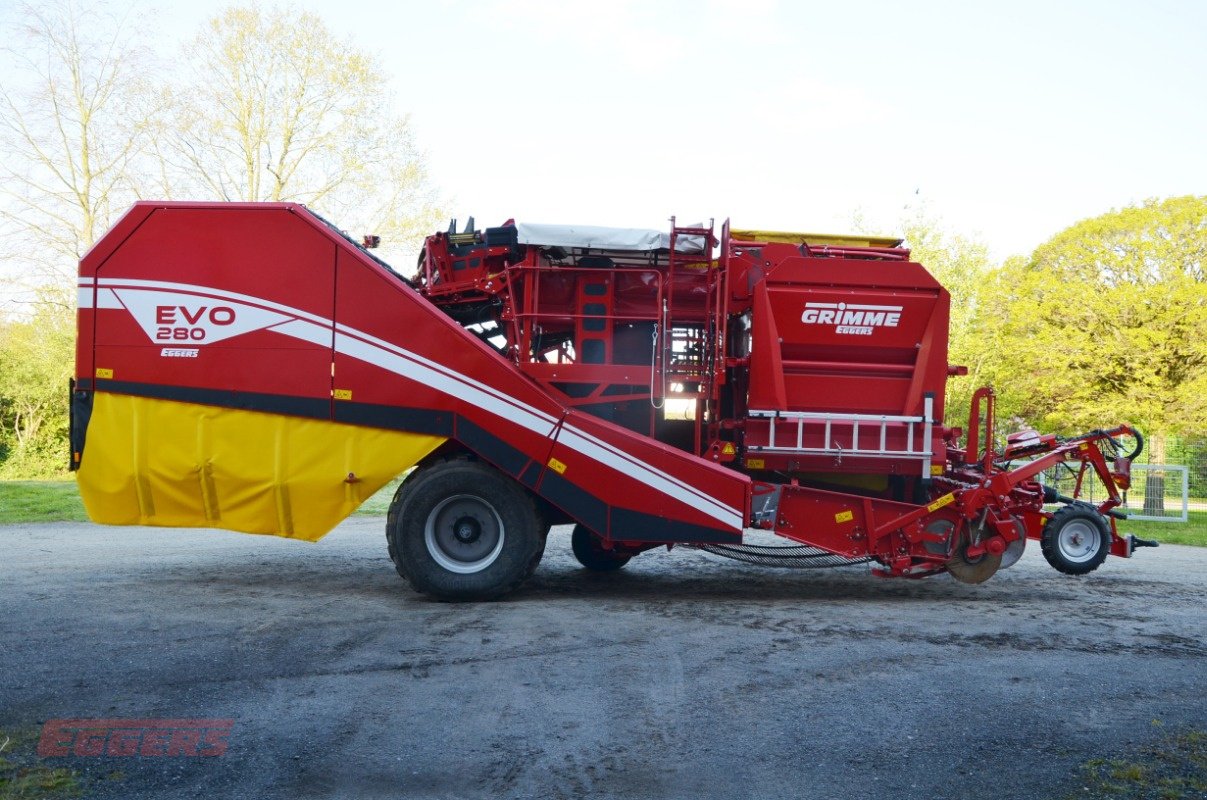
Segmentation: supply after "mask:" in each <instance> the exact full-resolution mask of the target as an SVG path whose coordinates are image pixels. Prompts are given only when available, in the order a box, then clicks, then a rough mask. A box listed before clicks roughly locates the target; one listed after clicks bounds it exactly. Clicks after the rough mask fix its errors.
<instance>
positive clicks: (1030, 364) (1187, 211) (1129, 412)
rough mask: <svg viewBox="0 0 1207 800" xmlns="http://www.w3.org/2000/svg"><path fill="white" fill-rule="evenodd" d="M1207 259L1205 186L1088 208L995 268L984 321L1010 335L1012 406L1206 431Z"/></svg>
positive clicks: (1041, 419) (1069, 427) (1056, 420)
mask: <svg viewBox="0 0 1207 800" xmlns="http://www.w3.org/2000/svg"><path fill="white" fill-rule="evenodd" d="M1205 269H1207V197H1178V198H1172V199H1168V200H1164V201H1157V200H1150V201H1148V202H1145V203H1143V204H1141V205H1138V206H1130V207H1127V208H1124V209H1122V210H1119V211H1111V212H1109V213H1107V214H1103V215H1101V216H1099V217H1095V218H1093V219H1088V220H1084V221H1082V222H1079V223H1077V224H1076V225H1073V226H1072V227H1070V228H1068V229H1066V230H1064V231H1062V232H1061V233H1058V234H1057V235H1056V236H1054V237H1053V238H1052V239H1051V240H1049V241H1048V242H1046V243H1045V244H1043V245H1041V246H1040V247H1039V248H1038V249H1036V251H1035V252H1034V253H1033V254H1032V256H1031V257H1030V259H1028V260H1027V261H1026V262H1025V263H1014V264H1011V265H1008V266H1007V267H1005V268H1003V269H1002V270H1001V271H999V272H998V273H997V274H996V275H994V276H993V277H994V280H993V284H992V288H991V291H990V292H989V294H990V295H991V296H992V301H991V303H990V304H989V305H990V307H991V308H992V311H991V314H988V315H986V317H985V318H984V319H982V320H980V329H981V330H983V331H985V332H986V333H988V334H989V335H990V337H991V340H994V341H998V342H1002V343H1004V344H1006V345H1007V348H1008V349H1003V350H1001V351H998V352H997V353H996V354H995V361H996V366H997V368H998V369H999V370H1000V371H1001V372H1002V374H1003V375H1008V376H1009V377H1010V380H1012V381H1013V382H1015V383H1016V384H1018V385H1019V386H1020V387H1022V388H1021V389H1020V391H1018V392H1016V394H1015V396H1016V398H1017V400H1016V402H1017V406H1018V407H1017V409H1016V410H1017V411H1018V412H1019V413H1021V414H1022V415H1023V416H1025V417H1027V418H1028V419H1032V420H1035V421H1036V422H1038V423H1040V424H1041V425H1043V426H1044V427H1046V428H1048V429H1051V430H1058V431H1074V430H1081V429H1087V428H1095V427H1101V426H1103V425H1105V424H1109V423H1111V422H1112V421H1116V420H1117V421H1123V420H1122V419H1120V417H1126V419H1127V421H1130V422H1133V423H1135V424H1137V425H1139V426H1141V427H1142V428H1145V429H1148V430H1150V431H1152V432H1153V433H1156V434H1161V433H1187V434H1201V433H1203V432H1205V431H1207V413H1204V412H1205V409H1204V406H1203V401H1202V392H1201V390H1202V388H1204V380H1205V375H1207V341H1205V340H1207V336H1205V335H1204V334H1205V333H1207V280H1205V275H1204V271H1205Z"/></svg>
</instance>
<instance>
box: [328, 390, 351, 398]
mask: <svg viewBox="0 0 1207 800" xmlns="http://www.w3.org/2000/svg"><path fill="white" fill-rule="evenodd" d="M331 396H332V397H334V398H335V399H336V400H351V399H352V390H351V389H335V390H333V391H332V392H331Z"/></svg>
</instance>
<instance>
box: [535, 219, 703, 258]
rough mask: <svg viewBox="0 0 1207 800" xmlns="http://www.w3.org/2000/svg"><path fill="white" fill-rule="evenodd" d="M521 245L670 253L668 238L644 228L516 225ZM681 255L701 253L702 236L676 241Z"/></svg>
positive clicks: (664, 234) (669, 238)
mask: <svg viewBox="0 0 1207 800" xmlns="http://www.w3.org/2000/svg"><path fill="white" fill-rule="evenodd" d="M516 231H517V232H518V236H519V242H520V244H534V245H540V246H544V247H577V248H588V249H591V250H640V251H649V250H669V249H670V246H671V235H670V234H669V233H666V232H664V231H656V230H651V229H647V228H604V227H601V226H599V225H541V224H534V223H529V222H517V223H516ZM675 250H676V251H677V252H680V253H702V252H704V237H703V236H682V237H679V238H678V239H677V240H676V242H675Z"/></svg>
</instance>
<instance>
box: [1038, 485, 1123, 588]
mask: <svg viewBox="0 0 1207 800" xmlns="http://www.w3.org/2000/svg"><path fill="white" fill-rule="evenodd" d="M1039 543H1040V547H1041V548H1042V549H1043V553H1044V558H1046V559H1047V560H1048V563H1049V564H1051V565H1052V567H1053V568H1054V569H1055V570H1057V571H1058V572H1063V573H1064V574H1066V575H1085V574H1086V573H1088V572H1093V571H1094V570H1096V569H1098V567H1099V566H1101V564H1102V562H1103V561H1105V560H1106V556H1107V553H1109V552H1110V549H1111V528H1110V525H1109V524H1108V523H1107V521H1106V519H1104V518H1103V516H1102V515H1101V514H1099V513H1098V510H1097V509H1096V508H1093V507H1091V506H1087V505H1084V504H1080V503H1076V504H1071V505H1067V506H1065V507H1064V508H1062V509H1060V510H1058V511H1057V512H1056V513H1055V514H1053V515H1052V518H1051V519H1050V520H1048V522H1047V524H1046V525H1044V531H1043V535H1042V536H1041V537H1040V540H1039Z"/></svg>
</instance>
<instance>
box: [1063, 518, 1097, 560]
mask: <svg viewBox="0 0 1207 800" xmlns="http://www.w3.org/2000/svg"><path fill="white" fill-rule="evenodd" d="M1101 539H1102V534H1101V532H1100V531H1099V530H1098V528H1097V527H1096V526H1095V525H1092V524H1091V523H1089V522H1087V521H1085V520H1080V519H1075V520H1073V521H1072V522H1070V523H1069V524H1067V525H1065V526H1064V527H1063V528H1061V529H1060V536H1059V537H1058V538H1057V540H1056V543H1057V546H1059V547H1060V554H1061V555H1063V556H1064V557H1065V558H1067V559H1068V560H1069V561H1072V562H1073V563H1075V564H1081V563H1084V562H1086V561H1089V560H1090V559H1092V558H1093V557H1094V554H1095V553H1097V552H1098V547H1099V543H1100V542H1101Z"/></svg>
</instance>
